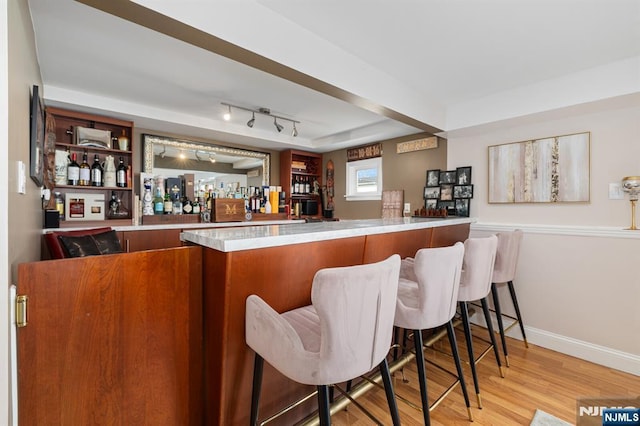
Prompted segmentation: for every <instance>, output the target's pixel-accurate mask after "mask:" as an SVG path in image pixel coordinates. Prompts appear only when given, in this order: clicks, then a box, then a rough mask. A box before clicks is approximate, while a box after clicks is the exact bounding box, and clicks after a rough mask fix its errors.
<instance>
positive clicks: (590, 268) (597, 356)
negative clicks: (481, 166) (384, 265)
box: [471, 221, 640, 376]
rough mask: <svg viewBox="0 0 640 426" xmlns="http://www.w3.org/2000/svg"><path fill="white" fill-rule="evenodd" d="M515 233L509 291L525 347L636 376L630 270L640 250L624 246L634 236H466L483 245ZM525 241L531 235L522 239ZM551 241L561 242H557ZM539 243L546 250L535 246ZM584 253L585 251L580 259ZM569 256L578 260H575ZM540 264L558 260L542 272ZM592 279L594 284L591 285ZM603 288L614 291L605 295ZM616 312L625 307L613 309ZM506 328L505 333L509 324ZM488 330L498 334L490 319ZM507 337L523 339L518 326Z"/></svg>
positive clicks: (480, 228) (507, 306)
mask: <svg viewBox="0 0 640 426" xmlns="http://www.w3.org/2000/svg"><path fill="white" fill-rule="evenodd" d="M514 229H521V230H522V231H523V232H524V234H525V235H524V239H523V249H522V250H521V253H520V254H521V256H520V260H519V264H518V271H517V274H516V275H517V276H516V280H514V283H515V285H516V291H517V292H518V301H519V303H520V307H521V310H522V311H523V317H524V324H525V331H526V332H527V340H528V341H529V342H530V343H532V344H535V345H538V346H542V347H545V348H548V349H551V350H555V351H558V352H561V353H564V354H567V355H571V356H574V357H577V358H581V359H585V360H588V361H591V362H594V363H597V364H600V365H604V366H607V367H610V368H614V369H617V370H621V371H625V372H628V373H632V374H635V375H639V376H640V344H639V343H638V340H637V336H638V335H639V333H640V331H639V330H640V323H639V321H640V315H637V309H640V308H639V307H638V306H640V276H639V274H640V271H639V270H638V268H637V266H638V265H640V245H637V246H636V243H635V242H632V241H628V239H635V240H638V239H640V231H630V230H625V229H622V228H612V227H595V226H594V227H589V226H567V225H541V224H519V223H487V222H480V221H476V222H474V223H472V224H471V236H472V237H482V236H487V235H490V234H493V233H496V232H504V231H511V230H514ZM527 234H530V237H529V239H527ZM533 234H537V235H533ZM541 234H544V235H541ZM558 237H566V239H565V238H561V239H560V240H559V239H558ZM585 237H586V238H585ZM542 241H544V242H545V243H548V244H546V245H541V242H542ZM559 244H564V245H568V246H570V247H571V248H575V250H576V252H578V254H576V253H570V252H569V251H571V250H567V247H564V246H563V247H562V248H558V247H556V246H557V245H559ZM585 246H586V247H588V250H589V251H587V252H585V250H587V249H585V248H584V247H585ZM636 247H637V249H636ZM621 248H624V249H621ZM629 248H630V249H629ZM523 252H524V253H525V254H524V256H523ZM541 252H544V253H541ZM576 256H581V257H579V258H578V259H577V260H575V258H576ZM603 258H604V259H605V260H603ZM541 259H542V260H545V261H548V260H549V259H554V260H555V259H558V260H557V261H556V262H550V263H548V264H547V265H546V266H541V265H540V260H541ZM572 259H574V260H572ZM620 259H623V260H620ZM603 269H604V270H603ZM592 275H596V277H594V278H591V276H592ZM602 276H605V277H606V278H605V279H603V278H602ZM612 286H614V287H612ZM500 287H505V286H500ZM608 288H615V290H611V292H609V293H608V292H607V291H609V290H608ZM500 290H501V291H502V290H504V289H502V288H501V289H500ZM584 293H587V294H584ZM609 296H610V297H609ZM605 299H607V300H605ZM608 299H611V300H608ZM500 300H501V301H502V303H501V304H502V305H503V311H504V312H505V313H507V314H513V312H512V311H510V310H511V306H512V305H511V300H510V298H509V296H508V293H502V294H501V297H500ZM616 300H618V301H616ZM634 300H635V302H634ZM490 304H491V303H490ZM618 304H623V305H624V306H625V307H624V308H617V306H616V305H618ZM585 306H586V307H587V308H585ZM633 306H636V308H635V309H634V308H633ZM477 311H478V310H477ZM634 312H635V313H634ZM550 318H552V319H550ZM474 320H475V321H476V323H477V324H478V325H484V318H482V315H477V314H476V315H474ZM505 321H506V324H505V326H507V325H508V323H509V321H510V320H509V319H506V320H505ZM493 322H494V328H495V330H496V331H497V324H496V322H495V318H494V321H493ZM591 329H595V330H596V331H594V335H591V334H589V333H587V332H586V330H591ZM598 333H599V334H598ZM508 335H509V336H511V337H514V338H516V339H522V337H521V333H520V329H519V327H518V326H515V327H513V328H512V329H511V330H509V332H508ZM634 336H635V337H634ZM587 339H589V340H591V339H593V340H591V341H586V340H587ZM630 342H632V343H630ZM633 342H635V343H633ZM609 345H610V347H609ZM620 349H623V350H620Z"/></svg>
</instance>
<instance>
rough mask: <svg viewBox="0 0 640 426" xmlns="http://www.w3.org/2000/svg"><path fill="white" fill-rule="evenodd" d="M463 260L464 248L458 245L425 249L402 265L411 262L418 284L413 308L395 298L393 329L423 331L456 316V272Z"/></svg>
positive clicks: (457, 278) (458, 286)
mask: <svg viewBox="0 0 640 426" xmlns="http://www.w3.org/2000/svg"><path fill="white" fill-rule="evenodd" d="M463 257H464V245H463V244H462V243H460V242H458V243H455V244H454V245H453V246H450V247H439V248H425V249H420V250H418V252H417V253H416V257H415V259H413V260H410V261H409V262H407V263H406V264H407V265H409V264H411V263H413V273H412V274H409V275H410V276H411V275H412V276H414V277H415V280H416V282H417V285H418V301H417V304H416V306H415V307H414V306H410V305H408V304H405V301H404V300H403V299H402V298H400V297H399V298H398V305H397V306H396V321H395V323H396V326H399V327H403V328H407V329H413V330H426V329H431V328H435V327H439V326H441V325H443V324H446V323H447V322H449V321H450V320H451V318H453V316H454V314H455V313H456V304H457V302H458V291H459V288H460V271H461V269H462V259H463Z"/></svg>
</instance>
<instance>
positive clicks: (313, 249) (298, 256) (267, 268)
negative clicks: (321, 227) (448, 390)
mask: <svg viewBox="0 0 640 426" xmlns="http://www.w3.org/2000/svg"><path fill="white" fill-rule="evenodd" d="M468 235H469V224H468V223H466V224H460V225H450V226H439V227H433V228H425V229H417V230H408V231H402V232H391V233H385V234H375V235H366V236H358V237H349V238H342V239H335V240H326V241H317V242H311V243H303V244H293V245H285V246H278V247H268V248H260V249H255V250H241V251H231V252H222V251H218V250H214V249H210V248H206V249H204V256H203V264H204V277H203V296H204V300H203V304H204V306H203V307H204V313H203V314H204V389H205V395H204V397H205V402H204V406H205V419H204V424H211V425H214V424H215V425H245V424H248V423H249V409H250V404H251V379H252V374H253V356H254V353H253V351H252V350H251V349H250V348H249V347H247V346H246V344H245V337H244V336H245V333H244V327H245V325H244V319H245V300H246V298H247V297H248V296H249V295H250V294H257V295H259V296H260V297H262V298H263V299H264V300H265V301H266V302H267V303H269V304H270V305H271V306H272V307H273V308H274V309H275V310H276V311H278V312H284V311H287V310H290V309H294V308H297V307H300V306H304V305H308V304H309V303H310V302H311V300H310V298H311V282H312V279H313V276H314V274H315V273H316V271H318V270H319V269H321V268H327V267H337V266H351V265H357V264H362V263H371V262H376V261H379V260H382V259H385V258H387V257H388V256H390V255H392V254H394V253H398V254H400V255H401V257H406V256H414V255H415V252H416V251H417V250H418V249H420V248H424V247H442V246H449V245H452V244H454V243H455V242H457V241H464V240H465V239H466V238H468ZM312 390H313V389H312V387H309V386H303V385H300V384H297V383H294V382H293V381H291V380H289V379H287V378H285V377H283V376H282V375H281V374H280V373H278V372H277V371H275V370H274V369H272V368H271V367H270V366H268V364H267V363H265V370H264V378H263V385H262V397H261V405H260V417H261V418H265V417H266V416H269V415H271V414H273V413H275V412H277V411H278V410H279V409H281V408H284V407H285V406H286V405H288V404H290V403H292V402H294V401H295V400H296V399H298V397H300V396H302V395H305V394H307V393H309V392H310V391H312ZM316 407H317V406H316V401H315V399H314V398H312V399H311V400H310V401H308V402H307V403H305V404H303V405H301V406H300V407H298V408H297V409H295V410H293V411H292V412H290V413H288V414H287V417H285V418H284V420H283V421H284V423H282V422H281V421H278V422H277V423H278V424H292V423H293V422H295V421H297V420H300V419H302V418H304V417H306V416H307V415H308V414H310V413H311V412H313V411H314V410H315V409H316Z"/></svg>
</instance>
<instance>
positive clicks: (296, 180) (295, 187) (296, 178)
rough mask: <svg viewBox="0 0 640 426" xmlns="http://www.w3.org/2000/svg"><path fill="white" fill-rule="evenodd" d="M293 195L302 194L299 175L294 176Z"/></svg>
mask: <svg viewBox="0 0 640 426" xmlns="http://www.w3.org/2000/svg"><path fill="white" fill-rule="evenodd" d="M293 193H294V194H299V193H300V177H299V176H298V175H296V176H294V183H293Z"/></svg>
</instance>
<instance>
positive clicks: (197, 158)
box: [195, 151, 202, 161]
mask: <svg viewBox="0 0 640 426" xmlns="http://www.w3.org/2000/svg"><path fill="white" fill-rule="evenodd" d="M195 154H196V160H198V161H202V158H200V156H199V155H198V151H196V152H195Z"/></svg>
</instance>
